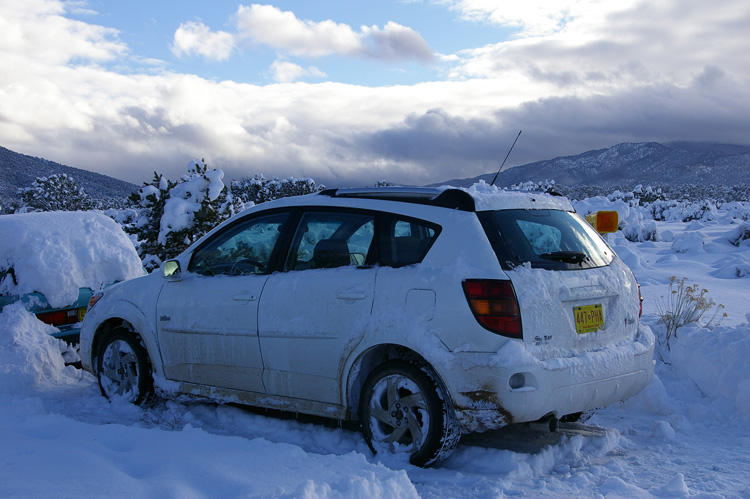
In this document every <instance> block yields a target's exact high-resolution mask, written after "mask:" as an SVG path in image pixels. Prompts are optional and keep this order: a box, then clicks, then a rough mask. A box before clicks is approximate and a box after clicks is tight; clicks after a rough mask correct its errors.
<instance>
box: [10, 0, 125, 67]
mask: <svg viewBox="0 0 750 499" xmlns="http://www.w3.org/2000/svg"><path fill="white" fill-rule="evenodd" d="M65 6H66V4H64V3H61V2H54V1H45V0H25V1H23V2H3V3H2V8H1V10H2V14H3V15H0V32H2V34H3V35H2V37H0V54H3V56H4V57H23V58H25V59H26V60H27V63H28V64H45V65H57V64H67V63H69V62H71V61H87V62H106V61H111V60H113V59H115V58H117V57H121V56H123V55H124V54H126V53H127V52H128V49H127V46H126V45H125V44H124V43H122V42H120V41H119V40H118V38H117V36H118V31H117V30H115V29H112V28H107V27H104V26H97V25H94V24H88V23H85V22H82V21H75V20H72V19H68V18H66V17H64V14H65ZM3 65H4V66H5V62H4V63H3ZM5 71H7V67H6V68H4V72H5Z"/></svg>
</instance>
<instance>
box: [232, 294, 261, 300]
mask: <svg viewBox="0 0 750 499" xmlns="http://www.w3.org/2000/svg"><path fill="white" fill-rule="evenodd" d="M232 299H233V300H235V301H253V300H255V295H251V294H250V293H246V294H239V295H234V296H233V297H232Z"/></svg>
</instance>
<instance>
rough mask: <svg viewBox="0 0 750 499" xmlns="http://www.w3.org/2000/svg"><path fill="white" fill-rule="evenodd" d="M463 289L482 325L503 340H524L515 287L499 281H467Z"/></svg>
mask: <svg viewBox="0 0 750 499" xmlns="http://www.w3.org/2000/svg"><path fill="white" fill-rule="evenodd" d="M463 288H464V293H465V294H466V299H467V300H468V302H469V307H470V308H471V311H472V312H473V313H474V317H476V319H477V321H478V322H479V324H481V325H482V326H483V327H484V328H485V329H488V330H489V331H492V332H493V333H497V334H500V335H502V336H508V337H509V338H523V329H522V328H521V312H520V309H519V307H518V299H517V298H516V291H515V290H514V289H513V283H511V282H510V281H503V280H496V279H466V280H465V281H464V282H463Z"/></svg>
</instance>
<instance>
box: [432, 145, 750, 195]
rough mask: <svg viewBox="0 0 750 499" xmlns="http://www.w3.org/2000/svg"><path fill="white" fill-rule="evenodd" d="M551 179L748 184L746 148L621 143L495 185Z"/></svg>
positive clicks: (524, 169) (512, 172) (518, 170)
mask: <svg viewBox="0 0 750 499" xmlns="http://www.w3.org/2000/svg"><path fill="white" fill-rule="evenodd" d="M495 175H496V172H492V173H486V174H484V175H479V176H478V177H472V178H463V179H452V180H447V181H445V182H440V183H439V184H435V185H445V184H449V185H455V186H459V187H468V186H470V185H472V184H474V183H476V182H478V181H479V180H484V181H485V182H487V183H491V182H492V180H493V178H494V177H495ZM545 180H554V181H555V184H557V185H561V186H569V187H580V186H587V185H595V186H599V187H605V188H632V187H635V186H636V185H638V184H642V185H644V186H645V185H652V186H657V185H672V186H674V185H683V184H684V185H723V186H731V185H736V184H740V183H745V184H750V145H733V144H716V143H703V142H672V143H668V144H659V143H656V142H637V143H634V142H625V143H621V144H617V145H615V146H612V147H610V148H608V149H597V150H594V151H587V152H584V153H582V154H578V155H576V156H561V157H558V158H554V159H548V160H545V161H537V162H535V163H528V164H525V165H520V166H515V167H513V168H508V169H507V170H504V171H502V172H500V174H499V175H497V180H496V181H495V185H497V186H499V187H509V186H511V185H514V184H518V183H522V182H526V181H534V182H543V181H545Z"/></svg>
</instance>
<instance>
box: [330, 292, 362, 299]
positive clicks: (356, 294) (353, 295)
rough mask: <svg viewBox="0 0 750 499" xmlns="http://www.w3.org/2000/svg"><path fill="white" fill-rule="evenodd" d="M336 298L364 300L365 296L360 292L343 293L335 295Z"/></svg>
mask: <svg viewBox="0 0 750 499" xmlns="http://www.w3.org/2000/svg"><path fill="white" fill-rule="evenodd" d="M336 298H338V299H339V300H364V299H365V298H367V295H366V294H365V293H362V292H356V291H345V292H342V293H337V294H336Z"/></svg>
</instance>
